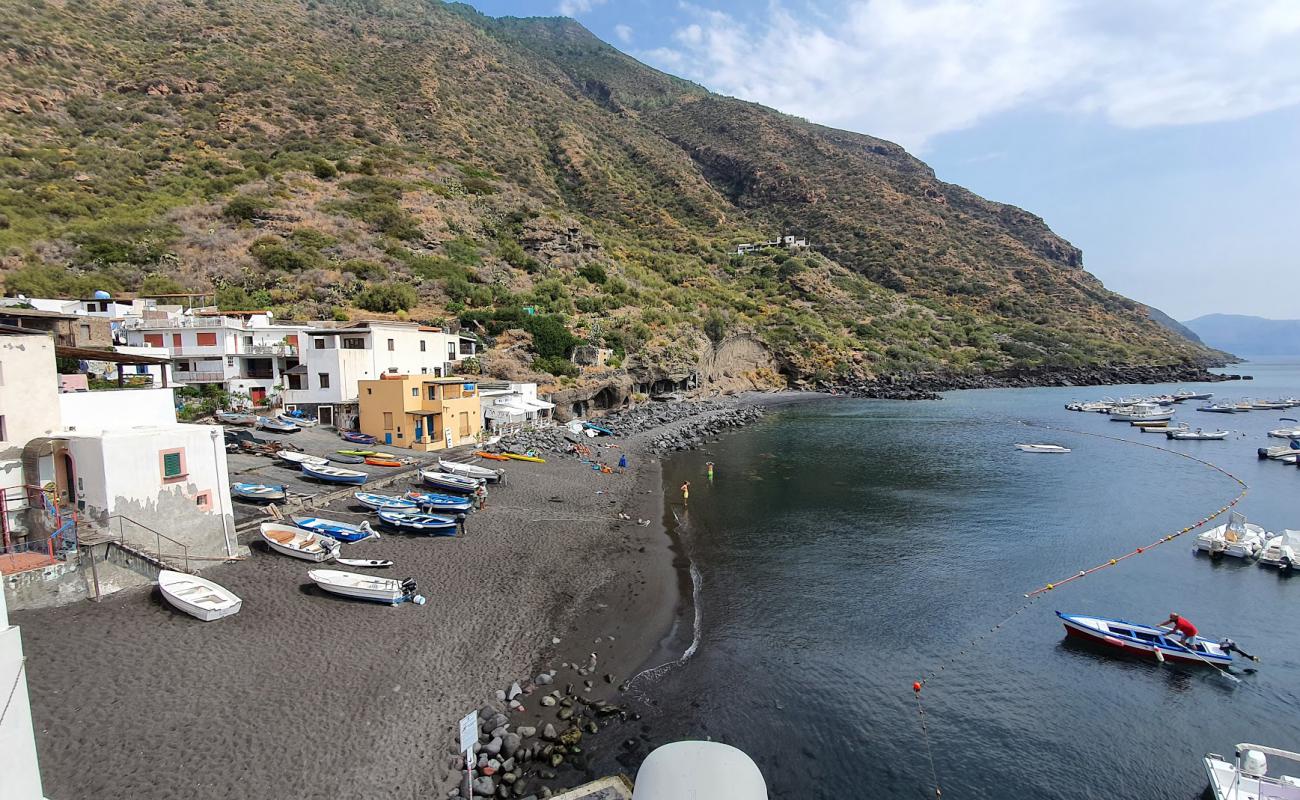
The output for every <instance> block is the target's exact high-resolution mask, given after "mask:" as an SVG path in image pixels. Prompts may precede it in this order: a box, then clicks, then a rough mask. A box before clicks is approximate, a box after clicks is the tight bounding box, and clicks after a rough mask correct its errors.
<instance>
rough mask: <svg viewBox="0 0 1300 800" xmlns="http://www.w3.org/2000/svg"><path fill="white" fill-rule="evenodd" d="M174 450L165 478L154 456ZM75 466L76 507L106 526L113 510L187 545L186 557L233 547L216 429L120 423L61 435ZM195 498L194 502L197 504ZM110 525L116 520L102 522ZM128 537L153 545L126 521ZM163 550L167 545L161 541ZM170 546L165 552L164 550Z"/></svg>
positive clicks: (231, 514)
mask: <svg viewBox="0 0 1300 800" xmlns="http://www.w3.org/2000/svg"><path fill="white" fill-rule="evenodd" d="M171 450H180V451H181V453H182V455H183V459H184V470H183V472H184V474H183V476H181V477H179V478H166V477H165V476H164V474H163V466H162V455H163V453H165V452H167V451H171ZM68 451H69V453H70V454H71V455H72V458H73V463H74V466H75V469H76V471H77V487H76V490H77V505H78V508H79V509H80V510H81V513H82V514H83V516H84V517H86V518H89V519H92V520H94V521H96V522H97V523H100V524H106V523H108V521H109V517H111V516H113V515H121V516H123V517H127V518H129V519H130V520H133V521H134V522H137V523H139V524H140V525H143V526H147V527H148V528H152V529H153V530H156V531H158V532H159V533H161V534H163V535H164V536H167V537H169V538H171V539H175V540H177V541H179V542H181V543H183V544H185V545H187V546H188V547H189V548H190V555H205V556H229V555H233V554H234V552H235V549H234V548H235V541H234V538H235V537H234V510H233V508H232V506H231V499H230V480H229V477H228V473H227V469H226V449H225V442H224V439H223V438H222V434H221V429H220V428H219V427H216V426H211V425H168V426H160V427H154V428H127V429H121V430H111V431H106V432H104V433H102V434H100V435H98V436H95V435H81V434H75V433H74V434H69V435H68ZM201 501H202V502H201ZM108 527H109V528H110V530H112V531H113V532H117V531H118V523H117V522H116V521H114V522H112V523H111V524H108ZM122 533H123V534H124V536H125V538H126V540H127V541H128V543H133V544H137V545H138V546H140V547H142V548H143V549H146V550H149V551H155V550H156V549H157V545H156V543H155V541H154V537H153V534H152V533H150V532H148V531H145V530H143V529H138V528H136V527H135V526H133V525H131V524H129V523H128V524H126V525H125V526H124V528H123V530H122ZM163 549H164V550H165V551H168V547H167V543H166V542H165V541H164V542H163ZM168 552H170V551H168Z"/></svg>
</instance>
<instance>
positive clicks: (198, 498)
mask: <svg viewBox="0 0 1300 800" xmlns="http://www.w3.org/2000/svg"><path fill="white" fill-rule="evenodd" d="M194 505H196V506H198V508H199V511H211V510H212V492H199V493H198V494H196V495H194Z"/></svg>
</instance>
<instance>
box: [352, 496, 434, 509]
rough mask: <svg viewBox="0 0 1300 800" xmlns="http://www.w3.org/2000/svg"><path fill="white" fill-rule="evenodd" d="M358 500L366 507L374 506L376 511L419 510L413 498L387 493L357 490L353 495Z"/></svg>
mask: <svg viewBox="0 0 1300 800" xmlns="http://www.w3.org/2000/svg"><path fill="white" fill-rule="evenodd" d="M353 497H355V498H356V499H357V502H358V503H360V504H361V505H363V506H365V507H366V508H373V509H374V510H376V511H383V510H391V511H418V510H419V506H417V505H416V504H415V502H414V501H412V500H407V499H406V498H404V497H393V496H392V495H386V494H370V493H368V492H357V493H356V494H354V495H353Z"/></svg>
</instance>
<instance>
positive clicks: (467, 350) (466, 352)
mask: <svg viewBox="0 0 1300 800" xmlns="http://www.w3.org/2000/svg"><path fill="white" fill-rule="evenodd" d="M460 354H461V355H463V356H472V355H474V343H473V342H472V341H470V340H469V339H461V340H460Z"/></svg>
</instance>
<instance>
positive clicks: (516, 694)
mask: <svg viewBox="0 0 1300 800" xmlns="http://www.w3.org/2000/svg"><path fill="white" fill-rule="evenodd" d="M596 661H597V659H596V654H595V653H592V654H591V656H590V658H589V659H588V661H587V662H586V663H585V664H583V665H578V664H571V663H564V664H561V665H560V669H559V670H555V669H548V670H543V671H542V672H539V673H538V674H537V675H536V676H535V677H533V678H530V679H525V680H522V681H514V682H513V683H511V684H510V687H509V688H508V689H498V690H497V692H496V702H494V703H488V704H486V705H484V706H483V707H482V708H480V709H479V710H478V727H479V738H478V741H477V742H476V743H475V744H474V750H473V756H472V758H473V761H474V769H473V770H471V771H470V772H469V774H468V776H466V773H465V767H466V764H465V755H464V754H463V753H461V752H460V749H459V744H460V743H459V742H458V741H454V742H453V743H452V745H451V747H450V748H448V751H449V753H450V754H451V756H450V758H449V759H448V762H447V772H448V777H451V776H453V775H459V777H460V785H459V786H458V788H455V789H451V790H449V791H448V792H447V796H448V797H453V798H454V797H461V798H471V797H495V798H501V799H502V800H507V799H508V798H521V800H541V798H547V797H550V796H551V795H552V793H553V792H554V791H555V790H554V789H552V788H551V787H550V786H548V785H547V784H548V783H551V782H553V781H556V780H557V779H559V780H561V781H563V782H565V783H571V782H572V781H571V780H566V778H568V777H570V776H572V775H573V774H574V773H575V772H577V773H581V772H583V771H585V770H586V768H587V763H586V753H585V751H584V749H583V744H582V743H583V739H584V737H588V736H591V735H593V734H596V733H598V732H599V731H600V730H601V729H602V728H604V727H605V726H607V725H609V724H611V723H612V722H614V721H616V720H618V721H624V722H626V721H628V720H637V719H640V716H639V715H638V714H635V713H632V712H629V711H628V710H627V708H625V707H624V706H622V705H619V704H618V703H614V702H610V701H608V700H605V699H603V698H602V697H601V696H600V695H604V694H607V693H608V692H609V691H610V690H611V689H612V687H613V686H614V682H615V680H616V678H615V677H614V676H613V675H612V674H609V673H605V674H601V673H600V672H599V670H598V669H597V663H596ZM560 682H563V683H564V687H563V688H559V684H560ZM625 689H626V684H620V685H618V687H617V690H616V691H618V692H622V691H624V690H625ZM456 735H458V732H453V736H456ZM564 772H567V773H568V775H562V773H564ZM467 777H468V780H467V779H466V778H467Z"/></svg>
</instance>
